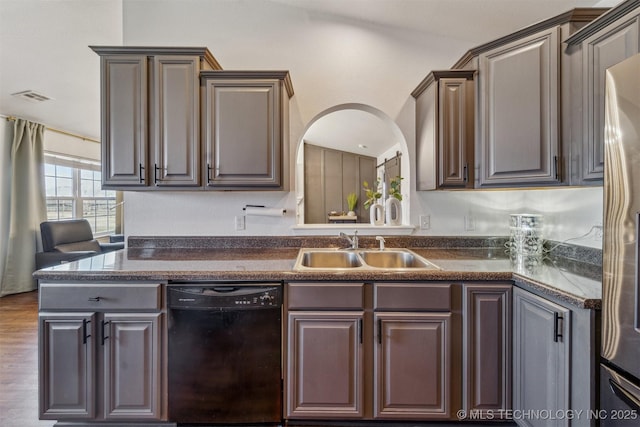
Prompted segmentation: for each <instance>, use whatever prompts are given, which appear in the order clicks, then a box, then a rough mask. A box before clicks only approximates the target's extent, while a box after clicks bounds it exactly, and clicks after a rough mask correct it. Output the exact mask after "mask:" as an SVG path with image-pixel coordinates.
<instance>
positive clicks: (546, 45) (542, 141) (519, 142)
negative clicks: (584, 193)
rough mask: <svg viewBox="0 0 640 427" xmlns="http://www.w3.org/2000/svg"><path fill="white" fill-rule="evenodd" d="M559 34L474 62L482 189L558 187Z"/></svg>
mask: <svg viewBox="0 0 640 427" xmlns="http://www.w3.org/2000/svg"><path fill="white" fill-rule="evenodd" d="M558 33H559V29H558V28H557V27H554V28H551V29H549V30H545V31H544V32H540V33H537V34H535V35H532V36H529V37H527V38H525V39H522V40H518V41H516V42H513V43H509V44H507V45H505V46H500V47H498V48H496V49H493V50H491V51H488V52H486V53H483V54H481V55H480V56H479V61H480V65H479V67H480V70H479V81H480V94H481V102H480V103H479V104H478V106H479V114H480V121H479V124H480V156H481V158H480V185H481V186H491V185H493V186H505V185H514V184H516V185H518V184H550V183H557V182H559V171H558V102H559V101H558V100H559V89H558V76H559V64H558V59H559V52H560V49H559V40H558Z"/></svg>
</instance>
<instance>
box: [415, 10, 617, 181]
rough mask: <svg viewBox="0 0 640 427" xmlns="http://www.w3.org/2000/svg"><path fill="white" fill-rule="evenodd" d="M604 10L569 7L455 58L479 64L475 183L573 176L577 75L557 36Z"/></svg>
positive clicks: (459, 65)
mask: <svg viewBox="0 0 640 427" xmlns="http://www.w3.org/2000/svg"><path fill="white" fill-rule="evenodd" d="M605 11H606V9H603V8H577V9H573V10H571V11H568V12H566V13H564V14H561V15H558V16H555V17H552V18H549V19H547V20H545V21H541V22H538V23H536V24H534V25H531V26H529V27H526V28H523V29H521V30H519V31H516V32H514V33H512V34H509V35H506V36H504V37H502V38H499V39H496V40H494V41H491V42H488V43H485V44H483V45H481V46H478V47H476V48H473V49H471V50H469V51H468V52H467V53H466V54H465V55H464V56H463V57H462V58H460V60H459V61H458V62H456V63H455V64H454V65H453V69H456V70H471V69H477V70H478V72H477V75H476V77H475V89H476V93H475V120H476V121H475V125H476V128H475V165H474V171H475V183H474V187H523V186H554V185H561V184H568V183H571V184H572V183H573V181H572V180H571V179H570V177H571V174H572V173H573V163H572V162H573V161H574V157H575V156H576V155H579V154H577V153H575V149H573V148H572V147H573V145H574V144H573V142H570V141H573V139H575V136H574V134H575V132H574V131H573V122H574V120H573V116H574V115H575V112H574V110H575V107H574V104H575V97H576V96H578V97H580V93H579V91H576V89H575V87H576V85H577V84H578V85H579V84H580V83H579V82H580V80H581V75H580V73H578V72H576V70H575V65H574V62H575V59H574V58H572V57H571V55H570V52H567V51H564V50H563V45H562V41H563V40H565V39H566V38H567V37H569V36H571V35H572V34H574V33H576V32H577V31H579V30H580V29H581V28H583V27H585V26H586V25H588V24H589V23H590V22H592V21H593V20H594V19H596V18H597V17H598V16H600V15H602V14H603V13H604V12H605ZM578 108H581V107H578ZM419 128H420V127H419V125H418V129H419ZM418 138H420V133H418ZM418 181H419V180H418Z"/></svg>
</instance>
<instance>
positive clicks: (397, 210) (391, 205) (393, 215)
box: [384, 197, 402, 225]
mask: <svg viewBox="0 0 640 427" xmlns="http://www.w3.org/2000/svg"><path fill="white" fill-rule="evenodd" d="M384 212H385V217H386V221H385V222H386V224H387V225H401V224H402V205H401V204H400V200H398V199H396V198H395V197H389V198H388V199H387V201H386V202H385V206H384Z"/></svg>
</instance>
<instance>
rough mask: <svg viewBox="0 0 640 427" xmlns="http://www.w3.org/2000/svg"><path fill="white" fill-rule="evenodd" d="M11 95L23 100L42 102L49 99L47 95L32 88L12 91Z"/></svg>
mask: <svg viewBox="0 0 640 427" xmlns="http://www.w3.org/2000/svg"><path fill="white" fill-rule="evenodd" d="M11 96H15V97H18V98H22V99H24V100H25V101H29V102H44V101H48V100H50V99H51V98H49V97H48V96H45V95H43V94H41V93H38V92H36V91H34V90H24V91H22V92H16V93H12V94H11Z"/></svg>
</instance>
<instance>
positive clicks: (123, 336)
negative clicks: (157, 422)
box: [98, 313, 161, 419]
mask: <svg viewBox="0 0 640 427" xmlns="http://www.w3.org/2000/svg"><path fill="white" fill-rule="evenodd" d="M160 317H161V314H160V313H145V314H116V313H114V314H105V315H104V319H103V320H102V321H101V325H100V327H99V329H100V337H99V340H100V342H99V343H98V345H100V346H101V347H102V348H103V358H104V359H103V360H104V364H103V368H104V405H105V418H106V419H122V418H127V419H159V418H160V397H161V395H160V391H161V384H160V338H159V336H160V335H159V334H160Z"/></svg>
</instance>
